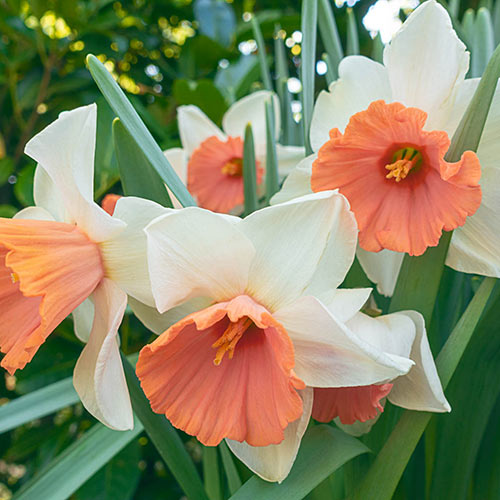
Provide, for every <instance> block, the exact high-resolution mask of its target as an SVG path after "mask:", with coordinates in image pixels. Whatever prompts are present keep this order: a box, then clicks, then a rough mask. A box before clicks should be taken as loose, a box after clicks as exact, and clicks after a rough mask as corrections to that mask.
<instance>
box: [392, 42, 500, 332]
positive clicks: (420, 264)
mask: <svg viewBox="0 0 500 500" xmlns="http://www.w3.org/2000/svg"><path fill="white" fill-rule="evenodd" d="M499 77H500V47H497V49H496V50H495V52H494V53H493V56H492V57H491V59H490V62H489V63H488V66H487V68H486V70H485V72H484V75H483V77H482V78H481V81H480V82H479V85H478V87H477V89H476V92H475V93H474V96H473V97H472V100H471V102H470V104H469V106H468V108H467V110H466V112H465V114H464V116H463V118H462V120H461V121H460V124H459V125H458V128H457V130H456V131H455V134H454V135H453V139H452V141H451V145H450V148H449V150H448V152H447V153H446V156H445V159H446V160H447V161H450V162H455V161H458V160H459V159H460V157H461V156H462V153H463V152H464V151H468V150H470V151H477V148H478V146H479V141H480V140H481V135H482V133H483V128H484V124H485V123H486V118H487V117H488V112H489V109H490V106H491V101H492V100H493V95H494V93H495V89H496V85H497V81H498V78H499ZM450 239H451V233H444V234H443V236H442V237H441V241H440V242H439V245H438V246H437V247H434V248H428V249H427V251H426V252H425V253H424V254H423V255H421V256H419V257H410V256H409V255H405V258H404V260H403V265H402V267H401V271H400V273H399V277H398V282H397V284H396V290H395V292H394V295H393V297H392V300H391V305H390V311H391V312H394V311H400V310H403V309H416V310H417V311H419V312H421V313H422V314H423V316H424V318H425V320H426V322H427V323H429V322H430V320H431V317H432V310H433V307H434V304H435V302H436V295H437V293H438V289H439V283H440V281H441V276H442V273H443V266H444V261H445V258H446V253H447V250H448V246H449V243H450Z"/></svg>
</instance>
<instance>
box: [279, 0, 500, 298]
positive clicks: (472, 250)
mask: <svg viewBox="0 0 500 500" xmlns="http://www.w3.org/2000/svg"><path fill="white" fill-rule="evenodd" d="M468 66H469V54H468V52H466V49H465V45H464V44H463V43H462V42H461V41H460V40H459V39H458V37H457V35H456V33H455V32H454V31H453V28H452V25H451V21H450V18H449V16H448V14H447V12H446V11H445V9H444V8H443V7H441V6H440V5H439V4H437V3H436V2H435V1H434V0H428V1H426V2H424V3H422V5H420V6H419V7H418V8H417V9H416V10H415V11H414V12H413V13H412V14H410V16H409V17H408V19H407V20H406V21H405V23H404V24H403V26H402V27H401V29H400V30H399V31H398V32H397V33H396V35H395V36H394V38H393V40H392V41H391V43H390V44H388V45H387V46H386V48H385V50H384V64H383V65H382V64H379V63H377V62H374V61H371V60H370V59H368V58H366V57H360V56H350V57H346V58H345V59H343V60H342V61H341V63H340V66H339V75H340V77H339V79H338V80H337V81H336V82H334V83H333V84H332V85H331V86H330V88H329V91H328V92H326V91H323V92H321V93H320V95H319V96H318V99H317V102H316V104H315V108H314V114H313V119H312V123H311V136H310V138H311V144H312V147H313V149H314V151H315V152H316V154H315V155H314V156H311V157H309V158H308V159H306V160H305V161H304V162H303V163H302V165H301V166H300V168H297V169H295V170H294V171H293V172H292V174H291V175H290V176H289V178H288V179H287V181H285V185H284V188H283V191H282V192H281V193H278V196H277V197H276V199H275V201H274V202H278V201H284V200H287V199H290V197H291V196H297V195H303V194H306V193H307V192H310V191H311V187H312V189H313V190H317V189H332V188H338V189H339V190H340V192H343V193H344V194H345V195H346V196H347V198H348V199H349V202H350V204H351V206H352V208H353V210H354V212H355V214H356V218H357V220H358V224H359V227H360V249H359V250H358V254H357V255H358V259H359V261H360V263H361V265H362V266H363V268H364V270H365V272H366V273H367V275H368V277H369V278H370V279H371V280H372V281H374V282H376V283H377V284H378V287H379V291H380V292H381V293H384V294H385V295H391V294H392V292H393V290H394V286H395V283H396V279H397V276H398V272H399V268H400V266H401V262H402V259H403V255H404V252H407V253H411V254H420V253H422V251H423V250H425V247H426V246H432V245H435V244H436V243H437V240H438V238H439V235H440V233H441V230H445V231H449V230H451V229H455V230H454V232H453V236H452V240H451V244H450V249H449V252H448V256H447V260H446V264H447V265H449V266H450V267H453V268H454V269H456V270H458V271H462V272H469V273H477V274H483V275H487V276H496V277H500V254H499V252H498V247H499V245H500V240H499V239H498V237H499V234H500V233H499V232H498V231H497V230H496V226H495V224H496V220H497V218H498V216H497V215H495V214H498V213H499V212H500V197H499V196H498V193H499V192H500V190H499V188H498V187H499V185H500V169H499V168H498V156H499V153H500V151H499V145H498V140H497V138H498V135H499V133H500V129H499V118H498V117H499V114H498V110H499V109H500V103H499V99H500V93H499V92H498V91H497V92H496V93H495V96H494V99H493V103H492V106H491V108H490V112H489V117H488V119H487V121H486V124H485V128H484V131H483V134H482V137H481V142H480V144H479V147H478V150H477V157H476V155H475V154H473V153H471V152H466V153H465V154H464V155H463V156H462V159H461V160H460V161H459V162H457V163H454V164H449V163H446V162H445V161H444V160H443V156H444V153H445V152H446V149H447V147H448V145H449V139H450V138H451V137H452V136H453V134H454V132H455V130H456V129H457V126H458V124H459V122H460V119H461V118H462V116H463V114H464V112H465V109H466V107H467V105H468V103H469V102H470V99H471V98H472V95H473V94H474V91H475V90H476V88H477V85H478V82H479V79H477V78H476V79H470V80H465V79H464V78H465V74H466V73H467V69H468ZM336 129H338V131H335V130H336ZM479 163H480V167H481V168H479ZM313 165H314V166H313ZM311 173H312V178H311ZM381 248H382V250H380V249H381ZM379 250H380V251H379ZM395 251H396V252H395ZM374 252H378V253H374Z"/></svg>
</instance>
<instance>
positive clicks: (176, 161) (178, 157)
mask: <svg viewBox="0 0 500 500" xmlns="http://www.w3.org/2000/svg"><path fill="white" fill-rule="evenodd" d="M163 154H164V155H165V157H166V158H167V160H168V161H169V163H170V165H172V168H173V169H174V170H175V173H176V174H177V176H178V177H179V179H180V180H181V181H182V182H183V183H184V185H187V166H188V159H187V156H186V152H185V151H184V150H183V149H182V148H171V149H167V150H166V151H163ZM165 187H166V188H167V190H168V194H169V195H170V199H171V200H172V203H173V205H174V208H182V205H181V203H179V200H178V199H177V198H176V197H175V195H174V193H172V191H171V190H170V188H169V187H168V186H167V185H165Z"/></svg>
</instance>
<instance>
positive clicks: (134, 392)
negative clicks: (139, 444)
mask: <svg viewBox="0 0 500 500" xmlns="http://www.w3.org/2000/svg"><path fill="white" fill-rule="evenodd" d="M122 361H123V369H124V371H125V377H126V379H127V386H128V390H129V392H130V398H131V400H132V407H133V409H134V412H135V414H136V415H137V417H138V418H139V419H140V421H141V422H142V424H143V425H144V429H145V431H146V432H147V434H148V436H149V437H150V438H151V441H152V442H153V444H154V445H155V447H156V449H157V450H158V452H159V453H160V455H161V457H162V458H163V460H164V461H165V463H166V464H167V467H168V468H169V469H170V472H171V473H172V475H173V476H174V477H175V479H176V480H177V482H178V483H179V486H180V487H181V488H182V489H183V490H184V492H185V493H186V496H187V497H188V498H190V499H191V500H209V499H208V497H207V494H206V493H205V489H204V488H203V484H202V482H201V480H200V477H199V475H198V472H197V471H196V467H195V466H194V463H193V461H192V460H191V458H190V456H189V454H188V452H187V451H186V448H185V447H184V444H183V443H182V440H181V438H180V437H179V435H178V433H177V431H176V430H175V429H174V427H173V426H172V424H171V423H170V422H169V421H168V420H167V419H166V418H165V416H163V415H158V414H156V413H153V411H152V410H151V407H150V405H149V401H148V399H147V398H146V396H145V395H144V393H143V392H142V389H141V386H140V383H139V380H138V379H137V376H136V374H135V371H134V368H133V366H132V365H131V364H130V363H129V361H128V360H127V358H126V357H125V356H123V354H122Z"/></svg>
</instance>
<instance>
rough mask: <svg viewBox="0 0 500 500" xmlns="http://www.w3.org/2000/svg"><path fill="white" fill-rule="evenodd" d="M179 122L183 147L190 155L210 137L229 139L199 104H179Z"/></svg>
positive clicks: (222, 139)
mask: <svg viewBox="0 0 500 500" xmlns="http://www.w3.org/2000/svg"><path fill="white" fill-rule="evenodd" d="M177 123H178V127H179V135H180V136H181V143H182V147H183V148H184V150H185V152H186V155H187V156H188V157H189V156H191V155H192V154H193V151H194V150H195V149H196V148H198V147H199V145H200V144H201V143H202V142H203V141H205V140H206V139H208V138H209V137H213V136H215V137H218V138H219V139H220V140H221V141H225V140H226V139H227V137H226V134H224V133H223V132H222V130H221V129H220V128H219V127H217V125H215V123H214V122H213V121H212V120H210V118H209V117H208V116H207V115H206V114H205V113H203V111H202V110H201V109H200V108H198V107H197V106H193V105H189V106H179V107H178V108H177Z"/></svg>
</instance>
